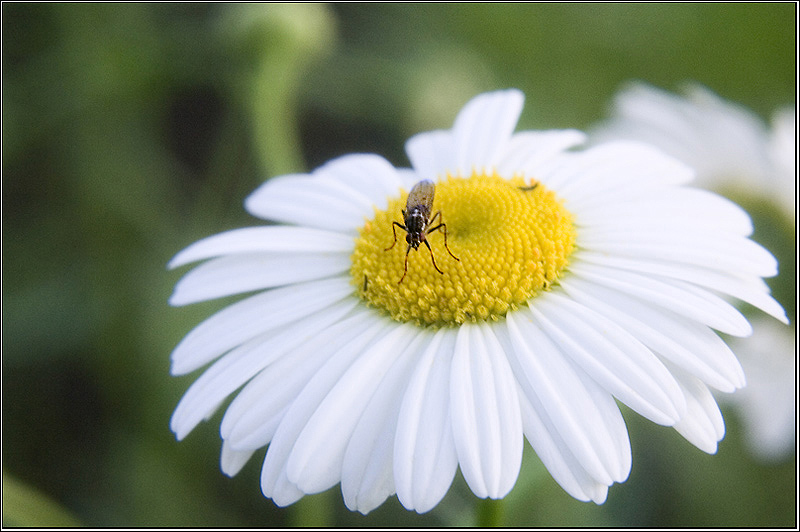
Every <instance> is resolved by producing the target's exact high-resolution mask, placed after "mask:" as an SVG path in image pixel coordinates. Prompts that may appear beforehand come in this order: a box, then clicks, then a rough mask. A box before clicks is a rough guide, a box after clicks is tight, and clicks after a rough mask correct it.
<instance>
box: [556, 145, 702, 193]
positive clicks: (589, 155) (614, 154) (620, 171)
mask: <svg viewBox="0 0 800 532" xmlns="http://www.w3.org/2000/svg"><path fill="white" fill-rule="evenodd" d="M692 175H693V172H692V170H691V169H690V168H689V167H687V166H685V165H683V164H682V163H680V162H678V161H677V160H675V159H672V158H669V157H666V156H664V155H663V154H661V153H660V152H658V151H656V150H654V149H652V148H651V147H649V146H647V145H645V144H640V143H635V142H615V143H609V144H604V145H603V146H599V147H595V148H591V149H588V150H586V151H584V152H582V153H578V154H569V156H564V157H561V158H559V159H553V160H551V161H549V162H548V163H545V164H543V165H542V169H541V180H542V182H544V183H545V184H546V185H547V186H549V187H552V188H553V189H555V190H558V191H559V194H560V195H561V196H563V197H564V198H567V199H568V200H569V201H570V202H571V203H576V204H577V203H579V202H580V203H584V202H587V203H590V204H591V203H595V202H597V201H598V199H597V198H598V197H599V194H598V189H599V190H601V191H603V195H608V194H612V195H613V194H619V193H621V192H631V191H635V190H636V189H637V188H639V187H644V186H653V185H676V184H682V183H686V182H688V181H690V180H691V178H692ZM632 184H635V187H632ZM585 200H588V201H585Z"/></svg>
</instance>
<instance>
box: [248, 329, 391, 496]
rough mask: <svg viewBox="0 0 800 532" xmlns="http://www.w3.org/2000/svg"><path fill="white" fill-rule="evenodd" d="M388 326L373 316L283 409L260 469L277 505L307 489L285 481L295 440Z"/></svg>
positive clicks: (264, 487) (265, 490)
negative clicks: (356, 361)
mask: <svg viewBox="0 0 800 532" xmlns="http://www.w3.org/2000/svg"><path fill="white" fill-rule="evenodd" d="M388 328H389V324H388V323H386V322H385V321H383V320H375V321H374V322H373V323H372V324H371V326H370V327H368V328H367V329H366V330H363V331H360V332H359V334H358V335H357V336H355V337H353V338H352V339H350V340H349V341H348V343H347V344H345V345H344V346H343V347H341V348H340V349H338V350H336V351H335V352H334V353H332V354H331V355H330V356H329V357H328V359H327V361H326V362H325V363H324V364H323V365H322V366H321V367H319V369H318V370H317V371H316V373H315V374H314V376H313V377H312V378H311V380H310V381H309V382H308V383H307V384H306V386H304V387H303V389H302V391H301V392H300V393H299V394H298V395H297V397H296V398H295V400H294V401H293V402H292V404H291V406H290V407H289V409H288V410H287V411H286V414H285V415H284V416H283V418H282V420H281V423H280V424H279V425H278V428H277V430H276V431H275V435H274V437H273V438H272V441H271V442H270V445H269V447H268V448H267V456H266V458H265V459H264V467H263V468H262V470H261V491H262V492H263V493H264V495H265V496H266V497H269V498H271V499H273V500H274V501H275V503H276V504H279V505H280V504H281V501H288V500H290V499H291V498H292V497H294V496H296V495H297V493H300V496H302V495H303V494H305V493H308V492H305V491H301V490H299V489H298V487H297V484H296V483H295V482H291V481H289V478H288V475H287V464H288V460H289V458H290V456H291V455H292V452H293V450H294V445H295V442H296V440H297V438H298V437H299V436H300V434H301V432H302V431H303V429H304V428H305V427H306V425H307V423H308V421H309V419H310V418H311V417H312V416H313V415H314V413H315V412H316V411H317V408H318V407H319V405H320V403H321V402H322V401H323V400H324V399H325V397H326V396H327V394H328V392H330V391H331V389H332V388H333V387H334V386H335V385H336V383H337V382H338V380H339V378H340V377H341V376H342V375H343V374H344V373H345V372H346V371H347V370H348V368H349V367H350V365H351V364H352V363H353V362H354V361H355V360H356V359H357V358H358V357H359V356H361V355H362V353H363V351H362V350H363V349H365V348H366V347H367V346H368V345H369V344H370V342H371V341H373V340H374V339H375V338H376V337H378V336H381V335H383V334H384V333H386V331H387V330H388ZM297 498H299V496H298V497H297ZM291 502H293V501H291ZM291 502H287V503H286V504H291Z"/></svg>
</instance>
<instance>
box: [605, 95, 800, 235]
mask: <svg viewBox="0 0 800 532" xmlns="http://www.w3.org/2000/svg"><path fill="white" fill-rule="evenodd" d="M685 93H686V97H682V96H679V95H676V94H672V93H669V92H666V91H663V90H660V89H657V88H655V87H651V86H649V85H645V84H642V83H635V84H631V85H629V86H628V87H627V88H626V89H624V90H622V91H620V93H619V94H618V95H617V96H616V98H615V99H614V107H613V111H612V113H613V114H612V118H611V119H610V120H608V121H607V122H605V123H603V124H601V125H600V126H599V127H598V128H597V130H596V131H594V132H593V133H592V140H593V142H607V141H613V140H620V139H631V140H639V141H642V142H647V143H648V144H651V145H653V146H656V147H657V148H659V149H661V150H662V151H664V152H665V153H667V154H668V155H671V156H673V157H675V158H676V159H678V160H680V161H683V162H684V163H686V164H688V165H689V166H691V167H692V168H693V169H695V171H696V180H695V184H696V185H699V186H702V187H705V188H711V189H716V190H722V189H724V190H731V191H738V192H741V193H744V194H754V193H755V194H760V195H763V196H765V197H766V198H769V199H771V200H774V201H776V202H777V203H778V204H779V205H780V206H781V208H782V209H783V212H784V213H785V214H786V215H787V216H790V217H791V219H792V220H794V217H795V211H796V209H795V198H796V196H797V194H796V181H797V172H796V168H795V155H796V153H797V137H796V113H795V109H794V108H793V107H792V108H786V109H783V110H781V111H779V112H777V113H776V114H775V116H774V118H773V128H772V130H771V131H770V130H769V129H768V128H767V125H766V124H764V122H763V121H762V120H761V119H760V118H759V117H758V116H757V115H756V114H755V113H753V112H752V111H750V110H748V109H746V108H745V107H742V106H740V105H737V104H735V103H733V102H729V101H726V100H723V99H722V98H720V97H719V96H717V95H716V94H714V93H713V92H711V91H710V90H708V89H707V88H705V87H702V86H700V85H688V86H687V88H686V90H685Z"/></svg>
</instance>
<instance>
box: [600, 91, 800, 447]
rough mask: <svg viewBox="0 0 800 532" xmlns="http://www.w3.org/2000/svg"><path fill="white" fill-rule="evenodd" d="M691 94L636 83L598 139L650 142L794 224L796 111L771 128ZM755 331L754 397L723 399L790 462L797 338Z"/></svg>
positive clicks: (745, 354) (748, 367)
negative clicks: (762, 202) (769, 205)
mask: <svg viewBox="0 0 800 532" xmlns="http://www.w3.org/2000/svg"><path fill="white" fill-rule="evenodd" d="M685 93H686V97H682V96H678V95H675V94H671V93H668V92H665V91H662V90H659V89H656V88H654V87H650V86H648V85H644V84H633V85H630V86H629V87H628V88H626V89H625V90H623V91H621V92H620V93H619V94H618V95H617V97H616V98H615V101H614V108H613V114H612V118H611V119H610V120H609V121H607V122H606V123H603V124H601V125H600V126H599V127H598V129H597V130H596V131H595V133H594V134H593V135H592V138H593V140H594V141H595V142H598V143H602V142H608V141H613V140H620V139H640V140H643V141H646V142H648V143H650V144H652V145H654V146H656V147H658V148H660V149H662V150H664V151H665V152H666V153H668V154H670V155H672V156H673V157H676V158H677V159H679V160H681V161H683V162H685V163H686V164H688V165H689V166H691V167H693V168H695V169H696V170H697V180H696V183H697V184H698V185H701V186H703V187H706V188H711V189H716V190H718V191H720V192H725V191H727V192H732V193H739V194H744V195H758V196H761V197H762V198H765V199H767V200H770V201H772V202H774V203H775V204H776V205H777V206H778V207H779V208H780V209H781V212H782V213H783V215H784V216H785V217H786V219H787V220H791V222H792V224H794V222H795V219H796V216H795V213H796V204H795V202H796V197H797V191H796V186H797V185H796V184H797V169H796V162H795V161H796V159H795V157H796V154H797V136H796V127H797V121H796V112H795V109H794V108H793V107H792V108H786V109H783V110H781V111H779V112H777V113H776V114H775V116H774V117H773V120H772V129H771V130H769V129H768V128H767V126H766V125H765V124H764V123H763V121H762V120H761V119H760V118H759V117H758V116H757V115H755V114H754V113H753V112H751V111H749V110H747V109H746V108H744V107H742V106H739V105H737V104H734V103H732V102H729V101H726V100H723V99H722V98H720V97H719V96H717V95H716V94H714V93H712V92H711V91H709V90H708V89H706V88H704V87H701V86H698V85H690V86H689V87H687V89H686V91H685ZM786 274H787V275H794V273H793V272H786ZM754 330H755V333H754V336H753V338H752V339H747V340H743V341H736V342H735V344H734V346H735V348H736V353H737V354H738V355H739V358H740V359H741V361H742V365H743V366H744V369H745V372H746V375H747V379H748V386H747V388H746V392H744V393H743V392H740V393H737V394H735V395H731V396H724V397H723V400H726V401H730V402H731V403H732V404H734V405H735V406H736V407H737V408H738V409H739V412H740V414H741V415H742V417H743V420H744V421H745V423H746V431H747V432H746V436H747V439H748V443H749V446H750V448H751V450H752V451H753V453H754V454H755V455H756V456H757V457H758V458H760V459H764V460H775V459H783V458H786V457H788V456H790V455H792V453H793V451H794V434H795V403H796V400H795V387H796V378H795V377H796V373H797V372H796V369H795V355H796V346H795V333H794V329H793V328H789V327H782V326H779V325H776V324H775V323H774V322H770V321H768V320H763V319H758V320H756V321H755V322H754Z"/></svg>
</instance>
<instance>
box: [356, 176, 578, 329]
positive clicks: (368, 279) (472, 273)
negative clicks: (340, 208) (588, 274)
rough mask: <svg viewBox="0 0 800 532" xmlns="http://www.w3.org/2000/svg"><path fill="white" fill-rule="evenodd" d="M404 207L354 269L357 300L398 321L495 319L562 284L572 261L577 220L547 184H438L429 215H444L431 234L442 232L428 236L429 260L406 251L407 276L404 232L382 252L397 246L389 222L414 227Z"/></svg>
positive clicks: (366, 234)
mask: <svg viewBox="0 0 800 532" xmlns="http://www.w3.org/2000/svg"><path fill="white" fill-rule="evenodd" d="M406 199H407V194H406V193H405V191H403V193H402V194H401V195H400V196H398V197H397V198H395V199H393V200H390V201H389V206H388V208H387V209H386V210H385V211H378V210H376V212H375V217H374V218H373V219H372V220H370V221H368V222H366V224H365V225H364V226H363V227H362V228H361V231H360V236H359V238H358V239H357V241H356V246H355V251H354V252H353V255H352V266H351V268H350V274H351V275H352V279H353V283H354V285H355V286H357V287H358V293H359V295H360V297H361V298H363V299H364V300H365V301H367V302H368V303H369V304H370V305H372V306H374V307H377V308H379V309H383V310H385V311H386V312H387V313H388V314H389V315H390V316H391V317H392V318H393V319H395V320H398V321H413V322H416V323H417V324H420V325H432V326H438V327H441V326H447V325H456V324H460V323H464V322H466V321H472V322H475V321H482V320H498V319H500V318H502V317H503V316H505V314H506V313H507V312H508V311H509V310H513V309H515V308H516V307H517V306H518V305H520V304H522V303H524V302H525V301H527V300H528V299H530V298H532V297H534V296H536V294H537V293H538V292H539V291H541V290H545V289H547V288H548V287H549V286H550V285H551V284H552V283H554V282H556V281H557V280H558V277H559V275H561V273H562V271H563V270H564V268H565V267H566V265H567V262H568V258H569V256H570V254H571V253H572V249H573V245H574V241H575V229H574V226H573V223H572V216H571V215H570V213H569V212H568V211H567V210H566V209H565V208H564V206H563V204H562V202H561V201H560V200H559V198H557V197H556V195H555V194H554V193H553V192H552V191H550V190H548V189H547V188H546V187H545V186H544V185H542V184H541V183H537V182H535V181H533V182H526V181H525V180H524V179H522V178H513V179H504V178H502V177H499V176H498V175H496V174H492V175H486V174H483V173H473V174H472V175H471V176H470V177H469V178H454V177H449V176H448V178H447V179H445V180H444V181H441V182H439V183H437V184H436V187H435V197H434V202H433V206H432V208H431V210H430V212H429V213H428V216H429V219H433V217H434V216H435V215H436V212H437V211H440V212H441V215H440V218H439V219H438V220H436V221H435V223H434V224H432V225H429V226H428V228H427V229H428V230H430V229H431V228H434V227H435V226H436V225H438V224H439V223H444V224H445V225H444V226H443V227H441V228H439V229H438V230H435V231H433V232H430V233H428V234H427V235H425V240H427V242H428V243H429V244H430V246H431V251H430V252H429V251H428V248H427V247H426V246H425V242H422V245H421V246H419V248H418V249H416V250H415V249H413V248H411V249H410V251H409V252H408V268H407V272H406V274H405V277H403V273H404V264H405V260H406V251H407V249H408V248H409V245H408V244H407V241H406V231H404V230H402V229H401V228H400V227H396V226H395V227H394V229H395V231H396V234H397V242H396V243H395V244H394V247H392V248H391V249H389V250H388V251H385V249H386V248H388V247H389V246H391V245H392V243H393V241H394V236H393V234H392V230H393V222H397V223H398V224H402V225H406V226H408V225H409V224H407V223H406V220H404V218H403V214H402V211H403V210H404V209H406ZM406 214H408V212H407V213H406ZM445 230H446V232H447V246H448V248H449V250H450V251H451V252H452V256H451V254H450V253H448V251H447V249H445V245H444V236H445ZM431 254H433V256H434V257H435V261H436V265H437V266H438V269H439V270H441V271H442V272H443V273H439V271H437V269H436V267H434V265H433V261H432V257H431ZM454 257H457V258H458V260H457V259H456V258H454ZM401 279H402V282H399V281H400V280H401Z"/></svg>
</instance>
